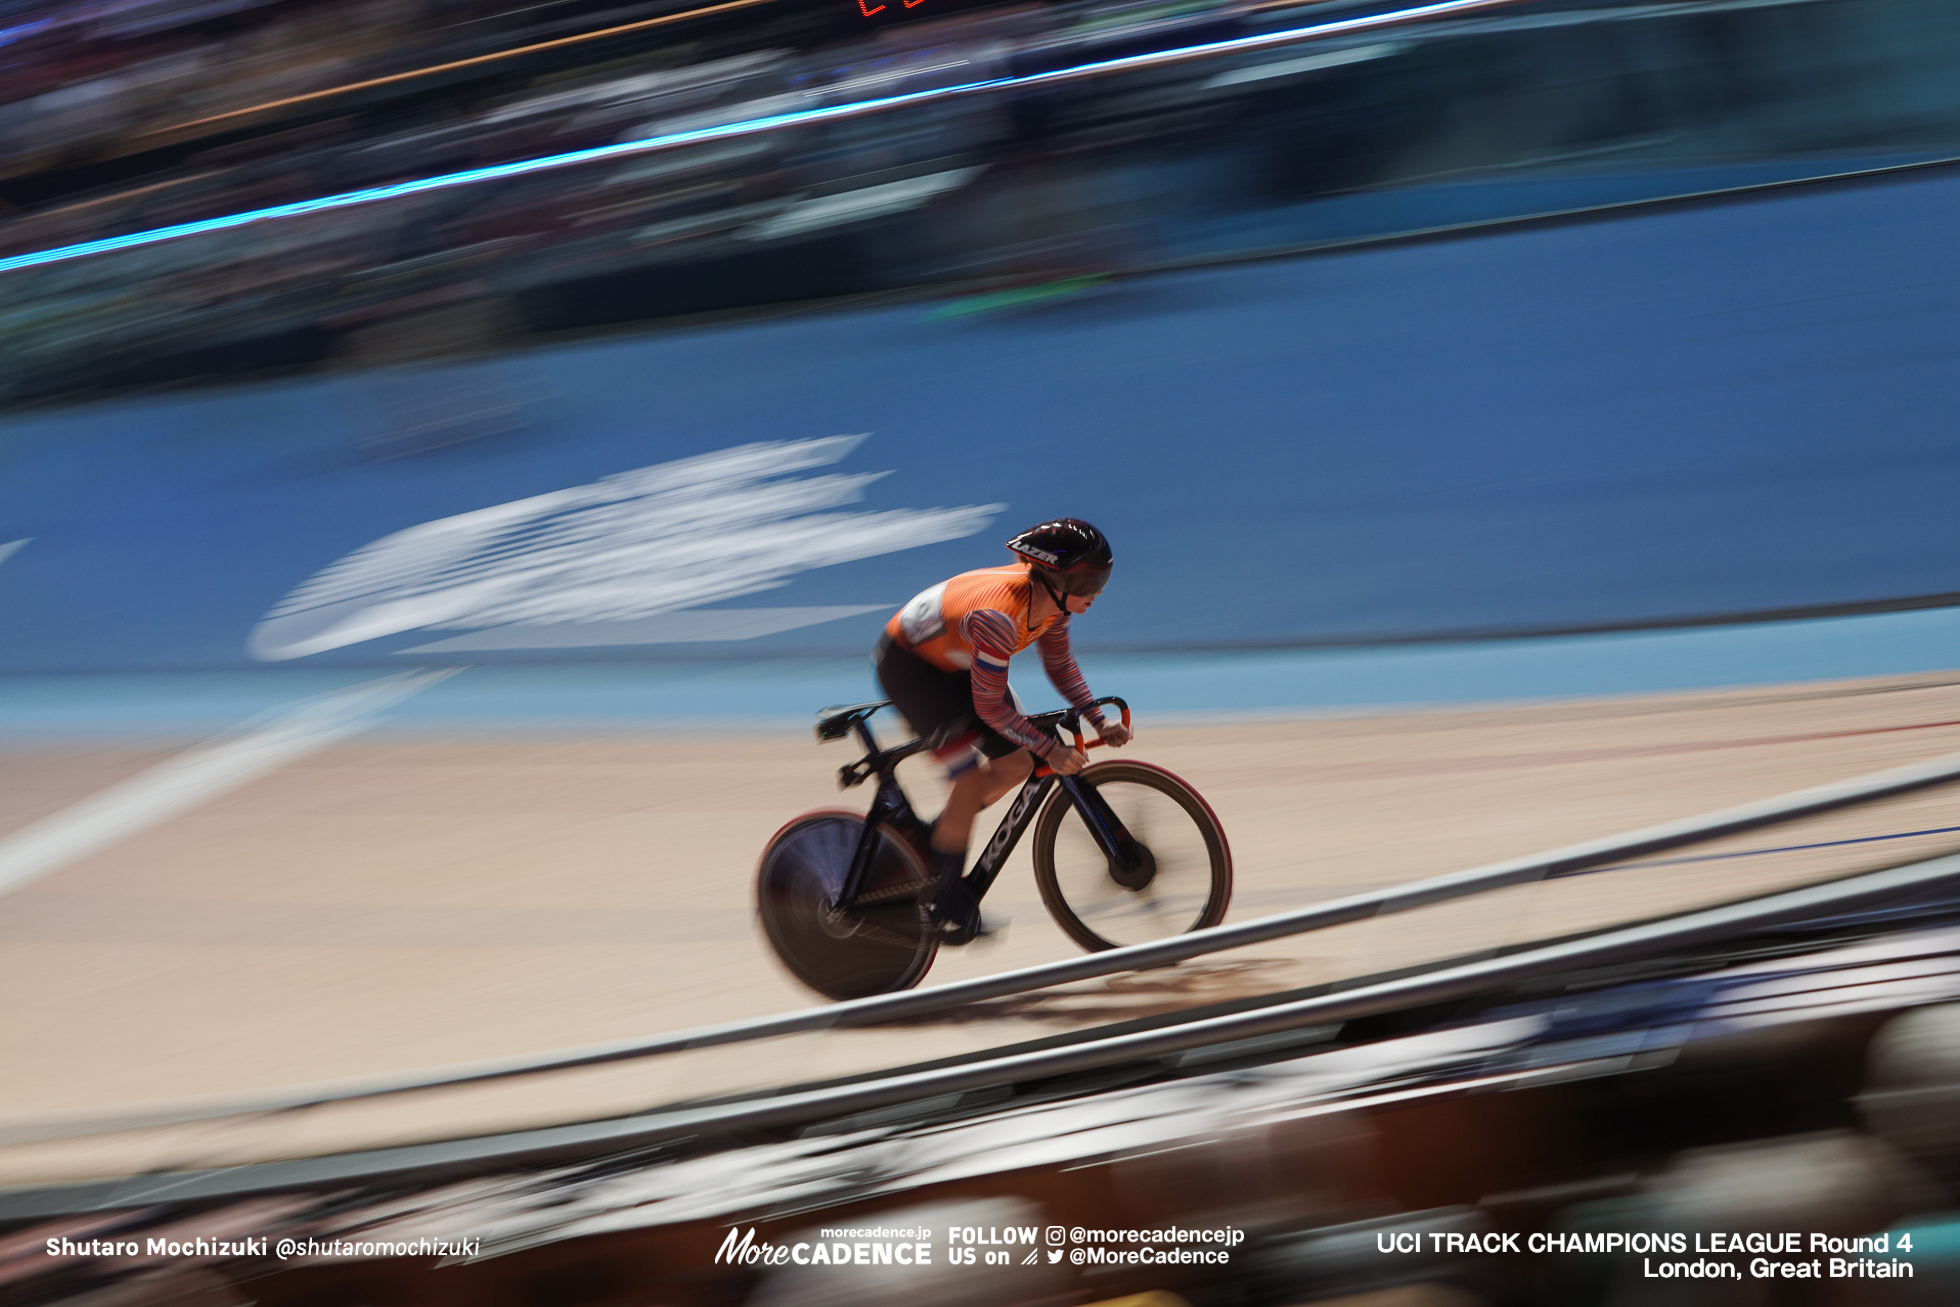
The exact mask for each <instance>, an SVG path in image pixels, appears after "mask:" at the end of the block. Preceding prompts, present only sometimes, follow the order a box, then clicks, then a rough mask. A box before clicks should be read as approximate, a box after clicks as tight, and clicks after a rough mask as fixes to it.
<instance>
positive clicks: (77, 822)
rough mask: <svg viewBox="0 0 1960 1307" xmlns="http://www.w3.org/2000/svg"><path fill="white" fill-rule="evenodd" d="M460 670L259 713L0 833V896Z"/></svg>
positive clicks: (348, 731)
mask: <svg viewBox="0 0 1960 1307" xmlns="http://www.w3.org/2000/svg"><path fill="white" fill-rule="evenodd" d="M460 670H462V669H461V668H443V669H439V670H435V671H418V672H404V673H402V674H400V675H397V676H385V677H383V678H381V679H380V680H378V681H367V682H365V683H363V684H360V685H356V686H351V687H349V688H348V689H345V690H337V691H335V692H333V693H332V694H323V695H319V696H317V697H315V698H311V699H302V700H300V701H299V702H298V703H296V704H293V705H291V706H289V707H286V708H275V709H273V710H271V711H270V712H268V713H263V714H261V715H260V716H258V717H255V718H253V719H252V720H251V721H248V722H246V723H245V724H244V725H243V726H241V727H239V728H238V729H237V730H235V731H231V732H227V733H226V734H224V735H221V736H219V737H218V738H216V739H214V740H212V741H210V742H208V743H205V744H200V745H198V746H197V747H195V748H192V749H186V750H185V751H184V752H182V753H180V754H178V755H176V756H175V757H173V758H170V759H168V760H167V761H165V762H162V763H159V764H157V765H156V766H155V767H152V768H150V769H149V770H148V771H146V772H143V773H141V774H139V775H136V776H132V777H130V778H129V779H128V780H126V781H120V782H118V783H117V784H114V785H111V786H110V787H109V788H108V789H106V790H103V791H102V792H101V793H99V794H94V795H91V796H90V797H88V798H86V799H83V800H82V801H81V802H80V803H76V804H72V805H70V806H69V807H66V808H63V809H62V810H61V811H60V812H57V813H54V814H53V815H52V816H48V817H43V818H42V819H41V820H40V821H37V822H34V823H33V824H32V825H29V826H26V827H24V828H22V829H21V830H18V831H15V832H14V833H13V834H12V835H10V836H8V837H7V838H6V839H4V840H0V894H10V893H12V892H13V891H15V890H17V889H19V888H20V887H21V886H23V885H26V884H28V883H29V882H31V881H35V880H38V879H40V878H41V877H42V876H46V875H48V874H49V873H50V872H55V871H59V870H60V869H61V868H63V867H65V866H67V865H68V864H69V863H71V862H74V861H76V860H78V859H80V858H85V857H87V856H88V855H89V854H91V853H95V852H97V851H98V850H100V849H104V848H107V847H108V846H109V845H111V844H114V843H116V842H118V841H119V840H124V839H127V838H129V837H130V836H131V835H135V834H137V833H138V832H139V831H143V830H147V829H148V828H150V827H151V826H154V825H156V824H157V823H158V822H161V821H165V820H168V819H169V818H171V817H174V816H176V815H177V814H178V813H180V812H184V811H186V810H188V809H190V808H194V807H196V806H197V805H198V804H200V803H203V802H204V801H205V800H206V799H211V798H215V797H217V796H218V795H220V794H223V793H225V792H226V791H228V790H234V789H237V788H238V787H239V786H241V785H243V784H245V783H246V782H248V781H252V780H256V779H257V778H258V777H260V776H263V775H265V774H266V773H268V772H272V771H276V770H278V769H279V768H280V767H283V766H285V765H286V764H287V763H289V762H293V761H296V760H297V759H300V758H303V757H305V756H306V755H307V754H309V753H312V752H313V751H314V750H316V749H322V748H325V747H326V746H327V745H329V744H332V743H334V742H335V741H336V740H343V739H346V738H347V737H348V736H350V735H355V734H358V733H359V732H360V731H362V730H364V729H366V728H367V726H368V725H369V724H370V723H371V722H372V721H373V720H374V718H375V717H376V716H377V715H378V714H380V713H381V712H383V711H385V710H387V709H388V708H391V707H393V706H394V705H395V704H397V703H400V702H401V701H402V700H403V699H406V698H408V697H409V696H410V695H412V694H415V693H417V692H418V691H421V690H425V689H427V688H428V687H429V686H431V685H434V684H435V683H436V682H438V681H441V680H444V679H446V678H448V677H450V676H453V675H455V673H456V672H458V671H460Z"/></svg>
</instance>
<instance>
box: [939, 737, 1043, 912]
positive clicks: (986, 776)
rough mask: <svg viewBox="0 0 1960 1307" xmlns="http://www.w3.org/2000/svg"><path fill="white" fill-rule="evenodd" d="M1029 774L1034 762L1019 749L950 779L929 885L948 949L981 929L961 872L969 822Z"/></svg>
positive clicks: (975, 905)
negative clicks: (933, 884)
mask: <svg viewBox="0 0 1960 1307" xmlns="http://www.w3.org/2000/svg"><path fill="white" fill-rule="evenodd" d="M1033 770H1034V760H1033V759H1032V758H1031V757H1030V756H1029V755H1028V752H1027V750H1025V749H1020V750H1016V751H1015V752H1013V753H1010V754H1007V755H1005V756H1003V757H1000V758H992V759H985V760H982V761H980V762H978V763H977V764H976V765H974V766H970V767H968V768H966V769H965V770H964V771H961V772H959V773H958V774H957V775H956V776H954V778H953V792H952V793H951V794H950V795H948V796H947V799H946V806H945V807H944V808H942V809H941V810H940V813H939V820H938V821H936V822H934V823H933V826H932V853H933V862H934V863H935V864H936V865H935V867H934V869H933V870H934V876H935V879H936V880H937V881H938V882H939V887H938V889H936V890H935V891H934V893H933V901H932V915H933V918H934V920H936V921H937V922H939V924H940V929H941V930H942V931H944V932H945V934H944V937H943V938H944V939H945V942H946V943H949V944H964V943H966V942H968V941H969V940H971V939H973V938H974V937H975V936H976V935H979V934H980V933H981V932H982V930H983V929H984V928H983V927H982V925H981V922H980V903H979V900H977V899H975V898H974V896H973V891H972V889H971V888H970V887H969V886H968V885H967V883H966V881H965V879H964V878H962V876H961V874H960V873H961V872H963V871H964V870H965V869H966V845H967V841H968V839H970V838H971V836H972V834H973V818H974V817H975V816H976V815H977V814H978V813H979V811H980V809H982V808H984V807H986V806H987V805H988V804H990V803H992V802H994V801H995V800H996V799H998V798H1000V797H1001V796H1002V795H1003V794H1005V793H1007V792H1008V791H1009V790H1011V789H1013V788H1014V787H1015V786H1016V785H1019V784H1020V783H1021V782H1022V781H1024V780H1026V779H1027V778H1028V774H1029V773H1030V772H1031V771H1033Z"/></svg>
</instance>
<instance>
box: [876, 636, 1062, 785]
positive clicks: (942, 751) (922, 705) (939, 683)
mask: <svg viewBox="0 0 1960 1307" xmlns="http://www.w3.org/2000/svg"><path fill="white" fill-rule="evenodd" d="M871 657H872V661H873V662H874V663H875V664H876V665H877V668H878V683H879V684H880V685H882V686H884V687H885V697H886V698H888V699H890V700H891V701H892V703H893V704H894V705H895V706H896V707H897V708H898V711H899V712H900V713H902V714H904V716H905V720H906V721H908V722H910V723H911V724H912V729H913V730H915V731H917V732H918V733H919V738H920V739H922V740H924V741H925V742H926V747H928V748H930V749H931V750H932V751H933V754H934V755H935V756H936V757H938V758H940V759H941V760H942V761H947V762H951V761H954V758H953V757H952V756H951V755H953V754H955V753H957V752H958V750H959V749H960V748H961V747H962V746H966V745H971V746H972V747H973V748H976V749H978V750H979V751H980V752H981V753H983V754H985V755H986V756H987V757H989V758H1005V757H1006V756H1007V755H1008V754H1010V753H1013V752H1014V751H1015V750H1017V749H1020V748H1023V747H1025V746H1023V745H1019V744H1016V743H1015V742H1014V741H1012V740H1010V739H1008V738H1007V737H1006V736H1005V735H1002V734H1001V733H1000V732H999V731H996V730H995V729H994V728H993V727H991V726H989V725H987V723H985V722H983V721H981V720H980V716H979V714H978V713H976V712H974V710H973V673H972V672H948V671H943V670H941V669H940V668H937V667H934V666H933V665H932V664H931V663H929V662H927V661H926V660H925V659H923V658H921V657H919V655H917V654H915V653H913V652H912V651H911V650H910V649H905V648H901V647H900V646H899V645H898V644H897V643H896V642H894V641H893V640H892V638H891V637H890V636H885V637H883V638H882V639H880V640H879V641H878V650H877V652H876V653H874V654H872V656H871Z"/></svg>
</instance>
